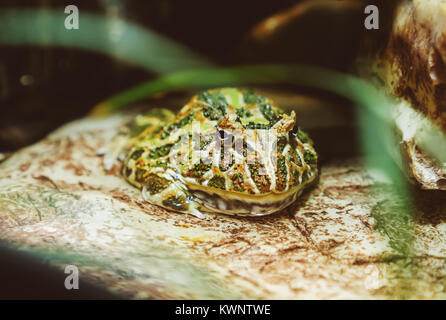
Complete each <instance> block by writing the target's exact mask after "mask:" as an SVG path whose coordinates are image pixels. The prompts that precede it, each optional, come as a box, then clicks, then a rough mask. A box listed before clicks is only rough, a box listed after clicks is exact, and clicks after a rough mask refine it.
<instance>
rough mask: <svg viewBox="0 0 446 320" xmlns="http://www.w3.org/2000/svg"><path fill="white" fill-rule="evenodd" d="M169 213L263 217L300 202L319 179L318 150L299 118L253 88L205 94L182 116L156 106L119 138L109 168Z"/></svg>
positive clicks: (106, 162) (107, 162)
mask: <svg viewBox="0 0 446 320" xmlns="http://www.w3.org/2000/svg"><path fill="white" fill-rule="evenodd" d="M117 158H119V159H120V160H122V161H123V165H122V175H123V176H124V177H125V179H126V180H127V181H128V182H129V183H130V184H132V185H134V186H136V187H137V188H139V189H141V191H142V197H143V199H145V200H146V201H148V202H150V203H152V204H155V205H158V206H161V207H164V208H166V209H169V210H173V211H177V212H183V213H190V214H193V215H195V216H197V217H201V218H202V217H204V215H203V213H206V212H218V213H224V214H229V215H244V216H262V215H268V214H271V213H274V212H277V211H279V210H281V209H283V208H285V207H287V206H288V205H290V204H291V203H293V202H294V201H295V200H296V199H297V198H298V197H299V196H300V194H301V193H302V191H303V190H304V188H305V187H307V186H308V185H310V184H311V183H312V182H313V181H315V179H316V177H317V175H318V169H317V159H318V156H317V153H316V151H315V149H314V147H313V143H312V141H311V139H310V138H309V137H308V135H307V134H306V133H305V132H304V131H302V130H301V129H300V128H299V127H298V126H297V124H296V115H295V112H294V111H292V112H291V114H290V115H288V114H286V113H284V112H283V111H282V110H281V109H279V108H278V107H277V106H276V104H275V103H274V102H273V101H272V100H270V99H268V98H267V97H264V96H261V95H258V94H256V93H254V92H253V91H251V90H246V89H237V88H219V89H212V90H207V91H203V92H200V93H198V94H197V95H195V96H194V97H192V99H191V100H190V101H189V102H188V103H187V104H186V105H185V106H184V107H183V108H182V109H181V110H180V111H179V112H178V114H176V115H175V114H174V113H172V112H171V111H169V110H167V109H152V110H151V111H149V112H148V113H146V114H144V115H138V116H136V117H135V118H134V119H133V120H132V121H131V122H130V123H129V124H127V125H126V126H124V127H123V128H122V129H121V130H120V131H119V133H118V134H117V135H116V136H115V138H114V139H113V140H112V142H111V144H110V146H109V148H108V152H107V153H106V155H105V157H104V167H105V169H107V170H108V169H110V168H111V167H112V166H113V164H114V162H115V161H116V159H117Z"/></svg>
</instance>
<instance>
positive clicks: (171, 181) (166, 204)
mask: <svg viewBox="0 0 446 320" xmlns="http://www.w3.org/2000/svg"><path fill="white" fill-rule="evenodd" d="M156 169H160V168H155V169H154V170H149V171H145V170H144V169H141V168H136V169H135V170H131V171H127V172H124V175H125V176H126V178H127V180H128V181H129V182H130V183H131V184H133V185H135V186H137V187H138V188H140V189H141V195H142V197H143V199H144V200H145V201H147V202H150V203H152V204H155V205H158V206H161V207H163V208H166V209H169V210H173V211H177V212H182V213H186V214H188V213H190V214H192V215H194V216H196V217H198V218H204V215H203V214H202V213H201V212H200V211H199V208H200V206H201V202H200V200H199V199H197V198H196V197H194V196H193V195H192V194H191V193H190V192H189V191H188V190H187V188H186V185H185V183H184V181H183V180H182V177H181V176H180V175H178V174H177V173H175V172H174V171H173V170H171V169H167V170H156ZM124 171H125V169H124Z"/></svg>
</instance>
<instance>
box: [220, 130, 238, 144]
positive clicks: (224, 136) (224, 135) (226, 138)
mask: <svg viewBox="0 0 446 320" xmlns="http://www.w3.org/2000/svg"><path fill="white" fill-rule="evenodd" d="M218 134H219V136H220V140H221V141H223V142H224V143H225V144H227V143H231V142H232V141H233V139H234V136H233V135H232V134H230V133H229V132H226V131H224V130H218Z"/></svg>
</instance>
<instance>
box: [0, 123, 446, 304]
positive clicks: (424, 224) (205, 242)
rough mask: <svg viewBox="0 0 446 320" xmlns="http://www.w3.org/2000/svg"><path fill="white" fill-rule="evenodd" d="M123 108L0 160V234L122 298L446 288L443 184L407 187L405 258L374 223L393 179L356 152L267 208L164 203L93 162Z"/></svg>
mask: <svg viewBox="0 0 446 320" xmlns="http://www.w3.org/2000/svg"><path fill="white" fill-rule="evenodd" d="M124 118H125V117H124V116H119V115H117V116H114V117H111V118H108V119H102V120H97V119H88V118H87V119H83V120H79V121H76V122H73V123H71V124H68V125H66V126H64V127H62V128H61V129H59V130H58V131H56V132H54V133H53V134H51V135H50V136H49V137H47V138H46V139H45V140H43V141H41V142H39V143H37V144H36V145H33V146H31V147H28V148H25V149H23V150H21V151H19V152H18V153H16V154H15V155H13V156H12V157H11V158H9V159H8V160H6V161H5V162H4V163H2V164H1V165H0V239H3V240H5V241H6V243H7V244H8V245H9V246H10V247H12V248H16V249H17V250H20V251H24V252H28V253H32V254H35V255H37V256H40V257H42V258H43V259H45V260H47V261H49V262H50V263H51V264H54V265H56V266H58V267H60V268H64V266H65V265H68V264H73V265H77V266H78V267H79V270H80V276H81V277H82V279H83V280H85V281H88V282H90V283H92V284H96V285H99V286H101V287H103V288H106V289H107V290H110V291H111V292H114V293H118V294H120V295H122V296H124V297H129V298H156V299H165V298H168V299H171V298H173V299H176V298H179V299H182V298H186V299H214V298H215V299H222V298H233V299H239V298H249V299H339V298H347V299H358V298H363V299H373V298H400V297H403V298H445V297H446V295H445V289H444V285H446V281H445V280H444V278H445V276H446V267H445V266H446V265H445V263H444V262H445V259H446V241H445V240H446V223H445V222H446V201H445V200H442V199H441V195H440V196H439V195H438V194H432V193H429V194H427V193H422V194H417V195H416V197H415V200H416V201H415V205H414V208H415V209H416V216H415V218H414V219H413V222H410V223H411V224H410V228H411V230H413V231H414V235H413V237H414V238H413V239H414V240H413V245H412V246H411V251H410V254H409V255H410V258H406V257H404V256H403V255H402V254H401V252H402V251H401V250H399V249H398V247H397V246H395V245H393V244H392V243H393V242H392V241H391V240H392V239H391V237H393V236H395V235H394V234H392V230H393V229H392V228H391V227H392V223H390V225H385V226H384V227H383V228H381V229H379V230H380V232H379V231H378V227H377V225H378V224H379V223H382V222H380V221H381V218H382V217H383V216H382V215H378V216H377V215H376V212H375V210H377V208H378V209H379V210H381V211H379V212H380V213H382V212H384V211H383V210H384V209H382V206H383V205H385V204H386V203H387V202H388V201H392V199H391V198H389V197H390V196H389V194H390V193H391V192H389V191H391V189H392V187H391V185H389V184H388V183H387V182H386V181H385V180H382V179H379V178H378V175H376V174H375V173H374V172H371V171H367V170H365V169H364V167H363V165H362V164H361V162H360V161H358V160H351V161H342V162H341V161H339V162H331V163H329V164H326V165H324V166H323V167H322V174H321V177H320V182H319V184H318V185H317V186H316V187H315V188H314V189H312V190H311V191H309V192H307V194H306V196H305V199H302V200H301V201H300V202H299V203H297V204H296V205H294V206H293V207H292V208H289V209H287V210H286V211H285V212H282V213H280V214H276V215H273V216H268V217H263V218H237V217H229V216H221V215H210V216H209V217H208V218H206V219H198V218H195V217H193V216H186V215H183V214H178V213H172V212H168V211H166V210H164V209H161V208H159V207H156V206H153V205H151V204H149V203H146V202H144V201H143V199H142V198H141V195H140V193H139V192H138V191H137V190H136V189H135V188H133V187H132V186H130V185H128V184H127V183H126V182H125V181H124V180H123V179H122V178H121V177H120V176H119V170H118V168H115V170H114V171H113V172H112V173H108V174H107V173H105V172H104V171H103V169H102V158H101V157H99V156H97V155H96V150H98V149H99V148H100V147H101V146H103V144H104V142H105V141H106V140H107V139H109V138H110V137H111V136H112V135H113V133H114V132H115V128H116V127H117V126H118V125H119V124H120V123H122V121H123V120H124ZM392 203H393V202H392ZM386 210H388V209H386ZM384 214H386V212H384ZM380 217H381V218H380ZM377 219H378V221H377ZM384 221H387V223H388V220H386V219H384ZM395 223H396V222H395ZM403 262H404V263H403ZM408 265H409V266H410V267H408Z"/></svg>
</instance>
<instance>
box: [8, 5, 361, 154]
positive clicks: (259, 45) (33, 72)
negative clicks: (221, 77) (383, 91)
mask: <svg viewBox="0 0 446 320" xmlns="http://www.w3.org/2000/svg"><path fill="white" fill-rule="evenodd" d="M301 2H303V1H290V0H275V1H269V2H264V3H262V2H259V1H251V0H244V1H240V0H226V1H213V0H190V1H184V0H151V1H141V0H140V1H135V0H133V1H111V0H109V1H107V0H102V1H98V0H96V1H92V0H89V1H60V0H57V1H54V0H53V1H51V0H46V1H15V0H0V10H2V9H5V8H17V7H19V8H36V9H41V8H53V9H54V8H60V10H61V11H62V10H63V9H64V7H65V6H66V5H69V4H75V5H77V6H78V8H79V12H80V17H81V19H82V12H87V11H88V12H95V13H98V14H104V15H105V14H106V12H107V10H108V9H109V8H110V7H113V6H115V7H117V8H118V10H119V16H121V17H122V18H125V19H128V20H130V21H132V22H135V23H137V24H139V25H141V26H143V27H145V28H149V29H151V30H155V31H156V32H158V33H160V34H162V35H164V36H167V37H168V38H170V39H173V40H174V41H177V42H179V43H181V44H183V45H185V46H187V47H188V48H190V49H192V50H193V51H195V52H197V53H199V54H201V55H202V56H205V57H208V58H209V59H210V60H211V61H212V62H214V63H216V64H219V65H227V64H241V63H263V62H265V63H290V62H291V63H308V64H315V65H322V66H326V67H330V68H332V69H338V70H343V71H346V70H349V68H350V66H351V63H352V61H353V59H354V57H355V55H356V51H357V46H358V43H359V39H360V36H361V33H362V32H363V29H364V28H363V19H364V14H363V8H364V7H361V6H357V7H354V6H352V5H350V4H348V2H349V1H338V0H331V1H330V0H327V1H326V2H327V3H328V5H325V6H324V5H322V6H314V7H313V8H310V9H308V10H307V11H305V12H304V13H302V14H300V15H298V16H293V17H291V18H288V20H286V21H285V22H283V26H281V27H280V28H278V29H277V30H276V31H275V32H274V33H273V34H271V35H269V36H267V37H265V38H263V39H261V40H259V39H257V38H255V37H254V36H253V33H252V30H253V28H255V26H256V25H257V24H259V23H261V22H262V21H264V20H265V19H267V18H268V17H270V16H272V15H275V14H285V15H286V13H287V12H288V13H289V12H290V11H292V8H293V6H295V5H296V4H299V3H301ZM310 2H311V1H310ZM316 2H317V1H316ZM330 2H337V3H345V5H344V6H342V5H341V8H340V9H339V8H338V9H333V8H332V5H330V4H329V3H330ZM357 2H358V3H362V1H361V0H357ZM1 32H8V31H7V30H1ZM98 36H101V35H98ZM105 36H106V35H104V37H105ZM24 76H25V78H23V77H24ZM154 76H155V75H154V74H151V73H150V72H147V71H145V70H143V69H141V68H138V67H135V66H132V65H130V64H128V63H125V62H122V61H119V60H116V59H114V58H113V57H109V56H105V55H101V54H98V53H94V52H92V51H83V50H77V49H69V48H58V47H37V46H33V47H32V46H27V47H25V46H23V47H11V46H1V45H0V88H1V90H0V152H5V151H13V150H16V149H17V148H20V147H23V146H25V145H28V144H31V143H33V142H35V141H37V140H39V139H41V138H42V137H44V136H45V135H46V134H47V133H49V132H51V131H52V130H54V129H55V128H56V127H58V126H60V125H61V124H63V123H65V122H68V121H70V120H73V119H75V118H78V117H81V116H84V115H85V114H86V113H87V112H88V111H89V110H90V109H91V108H92V107H93V106H94V105H95V104H97V103H98V102H100V101H102V100H103V99H106V98H107V97H109V96H111V95H112V94H115V93H117V92H119V91H121V90H124V89H126V88H129V87H131V86H133V85H136V84H138V83H140V82H142V81H145V80H149V79H151V78H153V77H154ZM26 80H28V81H26Z"/></svg>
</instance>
